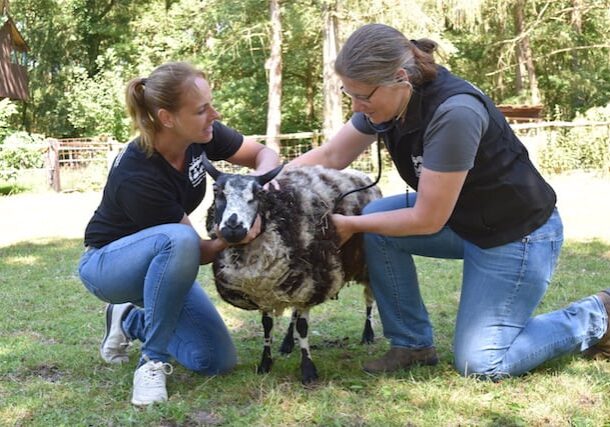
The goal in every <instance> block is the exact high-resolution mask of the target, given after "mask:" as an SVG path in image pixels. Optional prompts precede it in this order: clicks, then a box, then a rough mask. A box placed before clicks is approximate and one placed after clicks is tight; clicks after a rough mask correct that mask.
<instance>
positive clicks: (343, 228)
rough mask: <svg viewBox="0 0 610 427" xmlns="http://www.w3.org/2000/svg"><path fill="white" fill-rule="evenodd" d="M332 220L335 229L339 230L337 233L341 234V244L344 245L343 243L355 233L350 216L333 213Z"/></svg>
mask: <svg viewBox="0 0 610 427" xmlns="http://www.w3.org/2000/svg"><path fill="white" fill-rule="evenodd" d="M332 220H333V224H334V225H335V229H336V230H337V235H338V236H339V246H343V244H344V243H345V242H347V241H348V240H349V239H350V237H352V235H353V234H354V230H353V228H352V227H351V223H350V217H348V216H345V215H341V214H333V215H332Z"/></svg>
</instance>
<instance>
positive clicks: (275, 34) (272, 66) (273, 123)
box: [266, 0, 282, 153]
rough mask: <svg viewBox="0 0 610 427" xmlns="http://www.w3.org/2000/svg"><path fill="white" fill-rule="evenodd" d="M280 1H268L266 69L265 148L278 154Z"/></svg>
mask: <svg viewBox="0 0 610 427" xmlns="http://www.w3.org/2000/svg"><path fill="white" fill-rule="evenodd" d="M280 7H281V0H270V1H269V12H270V16H271V53H270V56H269V59H268V60H267V64H266V68H267V69H268V70H269V96H268V102H269V109H268V110H267V147H269V148H271V149H272V150H274V151H275V152H277V153H279V152H280V139H279V135H280V127H281V124H282V20H281V13H280Z"/></svg>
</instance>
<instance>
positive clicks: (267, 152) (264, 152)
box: [227, 138, 280, 173]
mask: <svg viewBox="0 0 610 427" xmlns="http://www.w3.org/2000/svg"><path fill="white" fill-rule="evenodd" d="M227 160H228V161H229V162H231V163H233V164H236V165H240V166H246V167H249V168H253V169H256V171H257V172H260V173H265V172H267V171H270V170H271V169H273V168H274V167H276V166H277V165H279V164H280V158H279V156H278V154H277V153H276V152H275V151H273V150H272V149H270V148H268V147H266V146H264V145H263V144H261V143H259V142H256V140H255V139H254V138H244V142H243V143H242V145H241V147H239V150H237V152H236V153H235V154H233V155H232V156H231V157H229V158H228V159H227Z"/></svg>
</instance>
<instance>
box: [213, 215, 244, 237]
mask: <svg viewBox="0 0 610 427" xmlns="http://www.w3.org/2000/svg"><path fill="white" fill-rule="evenodd" d="M246 233H248V230H247V229H246V228H245V227H244V226H243V225H242V224H241V222H238V221H237V214H231V216H230V217H229V218H228V219H227V220H226V221H225V223H224V225H223V227H222V228H221V229H220V234H221V235H222V237H223V239H225V240H226V241H227V242H229V243H239V242H241V241H242V240H243V239H244V237H246Z"/></svg>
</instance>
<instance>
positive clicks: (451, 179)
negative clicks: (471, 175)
mask: <svg viewBox="0 0 610 427" xmlns="http://www.w3.org/2000/svg"><path fill="white" fill-rule="evenodd" d="M467 174H468V171H460V172H435V171H432V170H430V169H426V168H422V174H421V176H420V179H419V185H418V189H417V190H418V191H417V200H416V202H415V206H413V207H412V208H404V209H397V210H394V211H388V212H378V213H372V214H368V215H360V216H343V215H338V214H336V215H333V223H334V224H335V226H336V227H337V231H338V233H339V235H340V236H341V243H343V242H345V241H347V239H349V237H351V235H352V234H354V233H363V232H367V233H376V234H382V235H385V236H412V235H422V234H433V233H436V232H438V231H440V229H441V228H442V227H443V226H444V225H445V224H446V223H447V221H448V220H449V217H450V216H451V213H452V212H453V208H454V207H455V204H456V202H457V199H458V196H459V195H460V191H461V190H462V186H463V184H464V181H465V179H466V175H467Z"/></svg>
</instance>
